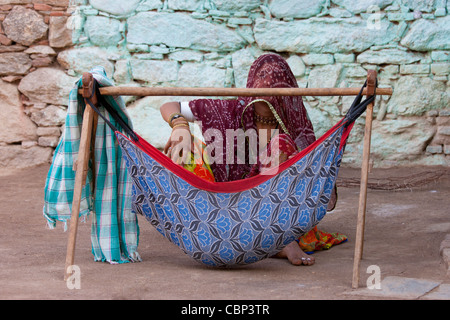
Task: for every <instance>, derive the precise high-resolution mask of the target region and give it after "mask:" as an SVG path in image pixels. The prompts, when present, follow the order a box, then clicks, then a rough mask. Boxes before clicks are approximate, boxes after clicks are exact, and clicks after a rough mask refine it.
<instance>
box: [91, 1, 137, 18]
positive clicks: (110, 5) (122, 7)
mask: <svg viewBox="0 0 450 320" xmlns="http://www.w3.org/2000/svg"><path fill="white" fill-rule="evenodd" d="M140 2H141V0H127V1H116V0H89V4H90V5H91V6H92V7H94V8H95V9H97V10H100V11H104V12H107V13H110V14H113V15H116V16H126V15H129V14H131V13H133V12H134V10H136V8H137V7H138V5H139V3H140Z"/></svg>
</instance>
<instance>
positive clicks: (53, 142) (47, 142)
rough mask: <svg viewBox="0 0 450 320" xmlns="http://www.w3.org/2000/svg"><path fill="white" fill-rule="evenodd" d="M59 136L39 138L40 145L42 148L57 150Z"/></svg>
mask: <svg viewBox="0 0 450 320" xmlns="http://www.w3.org/2000/svg"><path fill="white" fill-rule="evenodd" d="M58 142H59V136H43V137H39V139H38V145H39V146H41V147H52V148H55V147H56V146H57V145H58Z"/></svg>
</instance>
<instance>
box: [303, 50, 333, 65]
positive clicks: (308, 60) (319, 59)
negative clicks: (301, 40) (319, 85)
mask: <svg viewBox="0 0 450 320" xmlns="http://www.w3.org/2000/svg"><path fill="white" fill-rule="evenodd" d="M302 59H303V62H304V63H305V64H306V65H309V66H310V65H324V64H333V63H334V57H333V55H332V54H326V53H310V54H306V55H304V56H303V57H302Z"/></svg>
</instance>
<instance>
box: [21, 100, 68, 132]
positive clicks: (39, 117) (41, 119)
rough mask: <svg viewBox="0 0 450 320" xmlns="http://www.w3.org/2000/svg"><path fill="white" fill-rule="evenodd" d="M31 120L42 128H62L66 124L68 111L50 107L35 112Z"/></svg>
mask: <svg viewBox="0 0 450 320" xmlns="http://www.w3.org/2000/svg"><path fill="white" fill-rule="evenodd" d="M30 118H31V120H33V122H34V123H36V124H37V125H38V126H40V127H56V126H61V125H63V124H64V121H65V118H66V110H64V109H62V108H60V107H57V106H54V105H49V106H48V107H45V108H43V109H38V110H34V111H33V112H32V113H31V117H30Z"/></svg>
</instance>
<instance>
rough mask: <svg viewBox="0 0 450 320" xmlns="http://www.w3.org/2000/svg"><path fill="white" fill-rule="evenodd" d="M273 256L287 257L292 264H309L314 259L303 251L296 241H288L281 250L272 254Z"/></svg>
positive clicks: (311, 263)
mask: <svg viewBox="0 0 450 320" xmlns="http://www.w3.org/2000/svg"><path fill="white" fill-rule="evenodd" d="M274 257H275V258H283V259H286V258H287V259H288V260H289V262H290V263H292V264H293V265H294V266H301V265H304V266H311V265H313V264H314V263H315V262H316V260H315V259H314V258H313V257H311V256H310V255H308V254H306V253H304V252H303V250H302V249H300V247H299V246H298V243H297V242H296V241H293V242H291V243H289V244H288V245H287V246H286V247H285V248H284V249H283V250H281V251H280V252H278V253H277V254H276V255H274Z"/></svg>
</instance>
